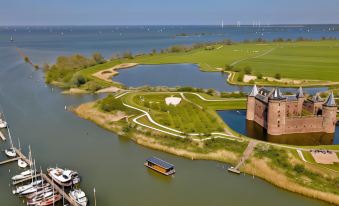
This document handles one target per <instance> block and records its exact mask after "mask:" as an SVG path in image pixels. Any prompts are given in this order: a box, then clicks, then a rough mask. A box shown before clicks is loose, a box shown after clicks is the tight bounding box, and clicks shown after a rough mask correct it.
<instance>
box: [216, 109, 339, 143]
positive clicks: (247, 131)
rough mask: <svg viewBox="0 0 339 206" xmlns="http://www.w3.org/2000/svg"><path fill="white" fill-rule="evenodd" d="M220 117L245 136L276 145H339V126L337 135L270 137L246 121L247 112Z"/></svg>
mask: <svg viewBox="0 0 339 206" xmlns="http://www.w3.org/2000/svg"><path fill="white" fill-rule="evenodd" d="M218 114H219V116H220V117H221V118H222V119H223V120H224V122H225V123H226V124H228V125H229V126H230V127H231V128H232V129H233V130H235V131H236V132H239V133H241V134H243V135H246V136H249V137H252V138H255V139H258V140H263V141H269V142H274V143H281V144H290V145H303V146H306V145H331V144H339V132H338V131H339V126H336V133H334V134H326V133H307V134H288V135H268V134H267V132H266V131H265V129H264V128H262V127H261V126H260V125H259V124H257V123H255V122H254V121H248V120H246V110H227V111H218Z"/></svg>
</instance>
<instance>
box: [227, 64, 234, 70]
mask: <svg viewBox="0 0 339 206" xmlns="http://www.w3.org/2000/svg"><path fill="white" fill-rule="evenodd" d="M233 68H234V67H233V66H231V65H228V64H226V65H225V71H233Z"/></svg>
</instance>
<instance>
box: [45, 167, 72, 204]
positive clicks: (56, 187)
mask: <svg viewBox="0 0 339 206" xmlns="http://www.w3.org/2000/svg"><path fill="white" fill-rule="evenodd" d="M41 177H42V178H43V179H44V180H45V181H46V182H48V183H49V184H51V185H52V186H54V190H55V191H57V192H58V193H59V194H61V195H62V196H63V197H64V198H65V199H66V200H67V202H68V203H69V204H71V205H73V206H78V203H76V202H75V201H74V200H73V199H72V198H71V197H70V196H69V195H68V194H67V193H65V191H63V190H62V189H61V188H60V187H59V185H57V184H56V183H55V182H54V181H52V180H51V179H50V178H49V177H48V176H47V175H45V174H43V173H42V174H41Z"/></svg>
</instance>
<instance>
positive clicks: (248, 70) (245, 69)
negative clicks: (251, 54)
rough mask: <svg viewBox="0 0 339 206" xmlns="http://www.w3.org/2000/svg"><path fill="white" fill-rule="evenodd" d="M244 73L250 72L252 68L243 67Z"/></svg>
mask: <svg viewBox="0 0 339 206" xmlns="http://www.w3.org/2000/svg"><path fill="white" fill-rule="evenodd" d="M244 72H245V74H252V68H251V67H250V66H247V67H245V68H244Z"/></svg>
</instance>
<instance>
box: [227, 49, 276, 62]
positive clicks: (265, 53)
mask: <svg viewBox="0 0 339 206" xmlns="http://www.w3.org/2000/svg"><path fill="white" fill-rule="evenodd" d="M275 49H276V47H274V48H272V49H270V50H268V51H266V52H264V53H262V54H259V55H257V56H254V57H248V58H244V59H240V60H237V61H235V62H233V63H232V64H230V66H235V65H236V64H238V63H240V62H243V61H246V60H249V59H256V58H259V57H263V56H265V55H267V54H269V53H271V52H272V51H274V50H275Z"/></svg>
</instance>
